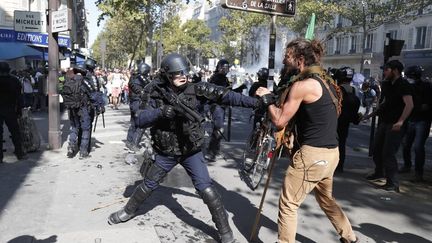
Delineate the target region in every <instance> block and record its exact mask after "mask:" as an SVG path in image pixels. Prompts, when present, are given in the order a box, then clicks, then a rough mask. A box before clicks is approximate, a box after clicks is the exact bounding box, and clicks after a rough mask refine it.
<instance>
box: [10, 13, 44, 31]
mask: <svg viewBox="0 0 432 243" xmlns="http://www.w3.org/2000/svg"><path fill="white" fill-rule="evenodd" d="M45 20H46V15H45V14H44V13H42V12H30V11H19V10H15V11H14V29H15V31H21V32H40V33H46V25H47V23H46V22H45Z"/></svg>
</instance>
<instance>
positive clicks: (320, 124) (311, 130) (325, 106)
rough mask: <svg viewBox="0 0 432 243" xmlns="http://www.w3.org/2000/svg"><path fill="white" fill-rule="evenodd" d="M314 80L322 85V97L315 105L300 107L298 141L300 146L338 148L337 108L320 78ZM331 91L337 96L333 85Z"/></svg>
mask: <svg viewBox="0 0 432 243" xmlns="http://www.w3.org/2000/svg"><path fill="white" fill-rule="evenodd" d="M314 79H315V80H317V81H318V82H319V83H320V84H321V89H322V95H321V97H320V98H319V99H318V100H317V101H315V102H313V103H310V104H305V103H302V104H301V105H300V108H299V111H298V114H297V115H298V117H297V121H296V124H297V128H298V141H299V143H300V145H310V146H313V147H320V148H335V147H337V146H338V139H337V112H336V107H335V105H334V103H333V101H332V98H331V96H330V94H329V91H328V90H327V88H326V86H325V85H324V84H323V82H322V81H321V80H320V79H319V78H314ZM330 90H331V91H332V92H333V94H334V95H335V96H336V91H335V90H334V88H333V87H332V86H331V85H330Z"/></svg>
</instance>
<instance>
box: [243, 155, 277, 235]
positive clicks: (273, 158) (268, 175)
mask: <svg viewBox="0 0 432 243" xmlns="http://www.w3.org/2000/svg"><path fill="white" fill-rule="evenodd" d="M279 148H280V147H279ZM279 148H276V149H275V151H274V153H273V156H272V158H271V161H270V169H269V171H268V174H267V181H266V184H265V187H264V192H263V195H262V197H261V203H260V206H259V208H258V211H257V214H256V216H255V223H254V225H253V226H252V233H251V235H250V238H249V241H251V242H253V241H254V240H255V238H256V233H257V232H256V231H257V229H258V224H259V221H260V218H261V212H262V207H263V205H264V199H265V196H266V193H267V189H268V187H269V185H270V180H271V175H272V171H273V167H274V165H275V162H276V158H278V154H279V150H280V149H279Z"/></svg>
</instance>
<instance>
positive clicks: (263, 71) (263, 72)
mask: <svg viewBox="0 0 432 243" xmlns="http://www.w3.org/2000/svg"><path fill="white" fill-rule="evenodd" d="M257 76H258V80H267V79H268V76H269V70H268V68H260V70H258V72H257Z"/></svg>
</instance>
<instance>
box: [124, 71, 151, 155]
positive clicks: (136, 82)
mask: <svg viewBox="0 0 432 243" xmlns="http://www.w3.org/2000/svg"><path fill="white" fill-rule="evenodd" d="M149 72H150V66H148V65H147V64H145V63H143V64H140V66H139V68H138V73H137V74H136V75H134V76H132V77H131V79H130V80H129V84H128V85H129V92H130V95H129V97H130V102H129V109H130V113H131V119H130V122H131V125H130V126H129V129H128V133H127V137H126V147H127V148H129V149H130V150H132V151H133V152H135V151H137V150H138V149H139V144H140V142H141V139H142V137H143V135H144V129H142V128H139V127H138V124H137V123H136V122H135V115H136V114H137V112H138V110H139V108H140V106H141V95H142V93H143V90H144V87H145V86H146V85H147V84H149V83H150V80H149V79H148V73H149Z"/></svg>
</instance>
